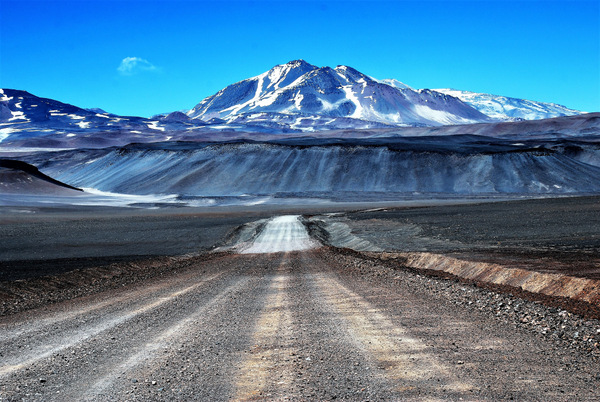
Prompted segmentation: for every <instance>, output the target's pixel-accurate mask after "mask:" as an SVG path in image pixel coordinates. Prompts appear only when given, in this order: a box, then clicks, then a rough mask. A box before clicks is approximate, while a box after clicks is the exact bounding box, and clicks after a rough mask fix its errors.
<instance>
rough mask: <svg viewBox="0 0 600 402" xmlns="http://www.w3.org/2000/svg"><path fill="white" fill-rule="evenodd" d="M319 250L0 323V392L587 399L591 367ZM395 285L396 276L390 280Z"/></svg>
mask: <svg viewBox="0 0 600 402" xmlns="http://www.w3.org/2000/svg"><path fill="white" fill-rule="evenodd" d="M354 258H355V257H352V256H348V255H343V254H339V253H336V252H333V251H331V250H328V249H325V248H320V249H312V250H305V251H290V252H280V253H270V254H269V253H266V254H215V256H214V258H212V259H209V260H205V261H199V262H198V263H197V264H191V266H190V267H188V268H186V269H183V270H182V271H181V272H173V274H172V275H171V276H169V277H168V278H158V279H153V280H150V281H145V282H141V283H138V284H135V285H131V286H126V287H123V288H120V289H115V290H111V291H108V292H104V293H100V294H96V295H94V296H90V297H87V298H79V299H75V300H72V301H70V302H64V303H58V304H54V305H52V306H49V307H47V308H44V309H38V310H33V311H29V312H24V313H21V314H18V315H13V316H9V317H5V318H3V319H2V320H1V321H0V399H1V400H21V399H25V400H57V401H65V400H230V399H237V400H254V399H263V398H264V399H272V400H282V399H292V400H330V399H336V398H337V399H352V400H390V399H392V400H394V399H395V400H404V399H409V400H422V399H426V400H431V399H449V400H460V399H461V398H462V399H463V400H481V399H490V400H498V399H516V400H593V399H596V398H598V397H599V396H600V391H598V389H597V384H598V379H597V377H596V375H597V373H598V363H597V362H594V361H592V360H588V358H586V357H585V356H580V355H578V354H577V353H576V352H573V351H569V350H560V349H557V348H556V346H555V345H553V344H552V343H549V342H544V341H541V340H540V339H539V338H537V337H535V336H534V335H531V334H528V333H525V332H522V331H519V330H518V329H514V328H506V327H504V326H502V325H500V323H499V322H498V321H496V320H494V319H493V318H491V317H486V316H483V315H481V314H477V313H474V312H473V311H472V310H466V309H464V310H461V308H460V307H457V306H456V305H450V304H449V303H448V302H446V301H445V300H444V299H443V298H442V297H439V296H436V294H434V293H432V292H431V291H428V290H427V289H419V288H411V287H409V286H403V285H402V278H403V276H409V275H414V274H412V273H409V272H401V271H398V272H397V274H396V277H395V279H396V280H395V281H390V280H389V278H386V277H385V276H382V277H381V278H378V277H377V276H368V277H367V276H364V275H361V274H360V273H359V271H358V270H353V269H352V267H353V266H354V264H355V263H356V261H354ZM398 282H399V283H400V285H398Z"/></svg>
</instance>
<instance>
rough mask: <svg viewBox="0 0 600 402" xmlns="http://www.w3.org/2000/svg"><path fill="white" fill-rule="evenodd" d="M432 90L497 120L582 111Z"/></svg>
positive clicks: (476, 94) (569, 113) (558, 106)
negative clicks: (456, 99)
mask: <svg viewBox="0 0 600 402" xmlns="http://www.w3.org/2000/svg"><path fill="white" fill-rule="evenodd" d="M434 91H436V92H441V93H444V94H446V95H451V96H454V97H456V98H458V99H460V100H462V101H463V102H465V103H467V104H469V105H471V106H472V107H474V108H475V109H477V110H479V111H480V112H481V113H483V114H485V115H487V116H489V117H492V118H494V119H499V120H506V121H511V120H512V121H514V120H539V119H548V118H551V117H561V116H573V115H576V114H581V113H582V112H580V111H578V110H573V109H569V108H567V107H565V106H562V105H557V104H556V103H545V102H536V101H530V100H526V99H518V98H510V97H507V96H499V95H491V94H483V93H477V92H469V91H459V90H455V89H448V88H443V89H435V90H434Z"/></svg>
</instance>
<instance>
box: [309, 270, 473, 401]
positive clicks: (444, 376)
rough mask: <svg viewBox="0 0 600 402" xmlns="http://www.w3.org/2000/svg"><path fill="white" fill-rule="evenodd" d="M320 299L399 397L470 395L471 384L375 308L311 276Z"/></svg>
mask: <svg viewBox="0 0 600 402" xmlns="http://www.w3.org/2000/svg"><path fill="white" fill-rule="evenodd" d="M312 279H313V280H314V281H315V283H316V286H317V288H318V291H319V294H320V297H321V298H322V300H324V301H325V302H326V303H327V304H329V306H330V307H331V308H332V309H333V310H334V311H335V312H336V313H337V314H339V315H340V316H341V317H342V318H343V319H344V321H345V322H346V323H347V329H348V331H349V332H350V333H351V335H352V337H353V338H355V339H356V340H357V341H358V342H359V343H360V344H361V345H362V346H363V348H364V350H365V351H366V352H368V353H369V355H370V356H371V357H372V359H373V360H374V362H375V363H376V365H377V367H378V368H379V369H381V370H382V372H383V373H384V375H385V377H386V378H388V379H390V380H391V381H392V382H393V383H394V384H396V387H395V389H396V391H398V392H400V394H401V395H402V397H415V396H418V395H421V394H433V393H434V392H439V391H440V390H441V391H442V392H444V393H445V394H446V395H448V396H449V397H451V398H460V397H465V396H467V395H471V390H472V389H473V386H472V385H469V384H467V383H465V382H463V381H460V380H458V379H457V378H456V377H455V376H454V375H452V374H451V372H450V370H449V369H448V368H447V367H445V365H444V363H443V362H441V361H440V360H438V359H437V358H436V357H435V356H434V355H432V354H431V353H429V351H428V348H427V346H426V345H425V344H424V343H422V342H421V341H420V340H418V339H417V338H414V337H412V336H411V335H410V334H409V333H408V331H407V330H405V329H404V328H402V327H400V326H397V325H394V324H393V323H392V322H391V321H390V320H389V319H388V318H387V317H386V316H385V315H384V314H383V313H382V312H381V311H380V310H379V309H378V308H376V307H375V306H373V305H372V304H371V303H369V302H367V301H366V300H365V299H364V298H363V297H361V296H360V295H358V294H356V293H354V292H352V291H351V290H349V289H348V288H346V287H345V286H344V285H343V284H341V283H340V282H339V281H338V280H336V279H335V278H334V277H333V276H332V275H328V274H322V273H319V274H315V275H314V276H313V277H312Z"/></svg>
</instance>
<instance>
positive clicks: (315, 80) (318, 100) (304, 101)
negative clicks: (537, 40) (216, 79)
mask: <svg viewBox="0 0 600 402" xmlns="http://www.w3.org/2000/svg"><path fill="white" fill-rule="evenodd" d="M257 113H279V114H284V115H297V116H308V115H310V116H320V117H329V118H338V117H344V118H352V119H359V120H361V121H363V120H364V121H370V122H376V123H378V124H382V123H383V124H393V125H396V124H403V125H406V124H409V125H414V124H416V125H444V124H464V123H475V122H482V121H487V120H489V119H488V117H487V116H485V115H483V114H481V113H479V112H478V111H476V110H475V109H473V108H472V107H470V106H467V105H466V104H464V103H462V102H460V101H459V100H458V99H455V98H452V97H447V99H446V98H445V97H444V96H443V95H441V94H438V93H430V92H428V91H427V92H423V93H420V92H417V91H414V90H412V89H405V90H403V92H400V91H398V90H394V89H393V88H392V87H390V86H388V85H385V84H382V83H379V82H378V81H376V80H374V79H373V78H371V77H369V76H368V75H365V74H363V73H361V72H360V71H358V70H356V69H354V68H352V67H349V66H345V65H339V66H337V67H336V68H335V69H333V68H331V67H327V66H325V67H316V66H314V65H312V64H309V63H307V62H306V61H304V60H301V59H299V60H292V61H290V62H288V63H286V64H280V65H277V66H275V67H273V68H271V69H270V70H269V71H266V72H264V73H262V74H260V75H258V76H256V77H252V78H249V79H247V80H244V81H240V82H238V83H235V84H232V85H230V86H228V87H226V88H224V89H222V90H221V91H219V92H218V93H216V94H215V95H212V96H209V97H208V98H205V99H204V100H203V101H202V102H200V103H199V104H197V105H196V106H195V107H194V108H193V109H192V110H190V111H189V112H188V116H189V117H190V118H192V119H202V120H207V119H210V118H214V117H217V118H220V119H225V120H227V121H229V120H232V121H233V120H235V119H236V118H238V117H240V116H241V115H245V114H257Z"/></svg>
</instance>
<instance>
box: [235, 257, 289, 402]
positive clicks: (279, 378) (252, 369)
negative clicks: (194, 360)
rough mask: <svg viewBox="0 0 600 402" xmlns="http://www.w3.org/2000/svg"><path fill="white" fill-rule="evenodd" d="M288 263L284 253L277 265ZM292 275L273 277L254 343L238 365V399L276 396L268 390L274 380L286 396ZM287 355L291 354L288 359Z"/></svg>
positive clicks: (236, 386) (287, 389)
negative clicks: (289, 293)
mask: <svg viewBox="0 0 600 402" xmlns="http://www.w3.org/2000/svg"><path fill="white" fill-rule="evenodd" d="M286 263H287V261H286V257H285V256H284V257H283V259H282V262H281V264H280V266H279V268H278V271H281V269H282V266H283V265H285V264H286ZM289 281H290V276H289V275H285V274H282V273H280V272H279V273H277V274H275V275H274V276H273V278H272V279H271V284H270V288H269V293H268V295H267V297H266V300H265V303H264V307H263V310H262V312H261V314H260V316H259V317H258V319H257V321H256V324H255V326H254V333H253V336H252V347H251V348H250V350H249V352H248V354H247V355H246V356H245V359H244V361H243V362H242V364H241V365H240V367H239V374H238V375H237V379H236V381H235V382H236V384H235V388H236V392H235V395H234V399H235V400H251V399H256V398H264V397H273V395H272V394H268V393H267V392H266V390H267V389H269V388H273V385H274V383H275V385H276V387H275V388H277V390H278V395H277V396H278V397H282V398H283V397H285V395H286V394H287V393H288V392H289V387H290V385H291V383H292V382H293V377H292V372H291V367H290V364H289V363H288V362H289V356H290V355H291V354H292V353H293V352H292V350H293V349H292V348H291V347H290V344H289V341H290V338H291V337H292V333H291V328H292V320H291V313H290V309H289V305H290V301H289V299H288V294H287V292H288V287H289ZM286 357H288V358H287V359H286Z"/></svg>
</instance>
